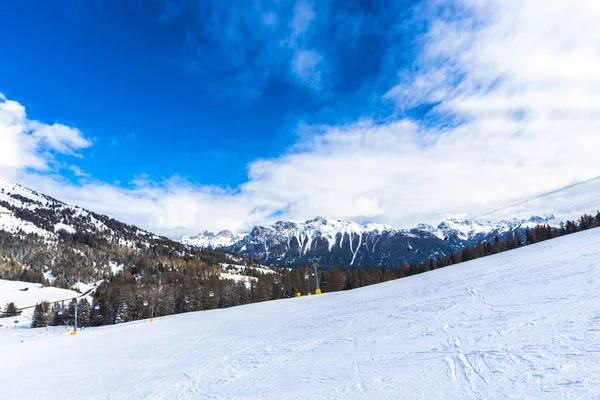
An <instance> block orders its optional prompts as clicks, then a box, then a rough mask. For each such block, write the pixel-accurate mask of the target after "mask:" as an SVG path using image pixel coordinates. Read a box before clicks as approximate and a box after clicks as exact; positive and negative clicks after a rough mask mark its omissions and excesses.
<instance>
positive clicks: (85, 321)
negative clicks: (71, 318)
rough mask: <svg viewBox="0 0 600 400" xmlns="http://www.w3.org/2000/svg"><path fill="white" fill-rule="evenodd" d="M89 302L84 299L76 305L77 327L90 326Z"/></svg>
mask: <svg viewBox="0 0 600 400" xmlns="http://www.w3.org/2000/svg"><path fill="white" fill-rule="evenodd" d="M90 311H91V310H90V302H89V301H88V300H87V299H86V298H85V297H84V298H82V299H81V300H79V304H78V305H77V325H78V326H90Z"/></svg>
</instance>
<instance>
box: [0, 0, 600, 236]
mask: <svg viewBox="0 0 600 400" xmlns="http://www.w3.org/2000/svg"><path fill="white" fill-rule="evenodd" d="M598 20H600V3H598V2H597V1H595V0H575V1H574V2H569V3H566V2H564V1H560V0H556V1H554V0H553V1H548V0H529V1H527V2H521V1H508V0H489V1H485V2H479V1H471V0H422V1H418V2H416V1H400V0H396V1H392V0H380V1H347V0H344V1H342V0H335V1H313V0H285V1H284V0H254V1H216V0H215V1H211V0H152V1H151V0H126V1H125V0H89V1H84V0H62V1H56V2H52V4H50V2H46V1H41V0H38V1H33V0H22V1H12V2H6V4H4V5H3V8H2V13H1V14H0V24H1V26H2V27H3V34H2V35H0V60H1V62H0V175H1V176H3V177H5V178H7V179H9V180H14V181H16V182H19V183H22V184H24V185H26V186H29V187H32V188H34V189H36V190H38V191H40V192H43V193H47V194H49V195H52V196H54V197H57V198H59V199H62V200H64V201H66V202H68V203H72V204H77V205H81V206H84V207H86V208H88V209H91V210H94V211H97V212H101V213H105V214H109V215H111V216H114V217H116V218H119V219H121V220H123V221H126V222H130V223H135V224H137V225H139V226H141V227H143V228H146V229H149V230H152V231H156V232H158V233H162V234H165V235H168V236H172V237H177V236H178V235H181V234H194V233H196V232H198V231H202V230H205V229H208V230H213V231H217V230H220V229H231V230H237V231H248V230H250V229H251V228H252V227H253V226H254V225H256V224H268V223H272V222H274V221H276V220H279V219H285V220H293V221H304V220H307V219H310V218H314V217H315V216H324V217H331V218H337V219H344V220H354V221H357V222H361V223H364V222H376V223H387V224H390V225H392V226H395V227H410V226H413V225H414V224H416V223H418V222H428V223H433V224H436V223H439V222H440V221H441V220H442V219H444V218H447V217H469V216H476V215H481V214H483V213H485V212H486V211H489V210H494V209H502V210H505V214H504V215H501V216H494V218H495V217H503V218H511V217H524V218H528V217H529V216H531V215H532V214H534V213H537V214H546V213H554V214H557V215H560V211H561V210H562V211H565V210H570V211H573V207H571V205H569V204H568V200H565V201H562V202H561V204H560V205H558V204H554V203H552V202H550V201H542V202H536V205H535V207H533V206H532V207H529V206H528V207H525V208H522V209H520V210H519V211H518V213H517V212H516V211H514V210H513V211H507V210H506V209H504V208H502V206H504V205H506V204H511V203H515V202H518V201H519V200H520V199H523V198H528V197H533V196H536V195H539V194H541V193H545V192H549V191H552V190H556V189H558V188H560V187H563V186H566V185H569V184H573V183H576V182H580V181H583V180H586V179H590V178H593V177H596V176H599V175H600V157H597V154H596V150H595V149H597V148H598V147H600V135H598V134H597V132H598V131H600V103H599V101H598V95H597V93H598V90H600V78H599V77H598V73H597V71H598V70H600V56H599V55H598V52H597V49H598V48H599V46H600V25H599V24H598V23H597V21H598ZM565 198H566V197H565ZM578 202H579V203H580V204H588V205H589V206H590V207H593V206H592V205H593V204H597V203H598V204H600V195H596V194H595V193H589V195H588V197H586V198H585V199H583V200H582V199H579V200H578ZM557 209H558V210H557ZM580 211H581V212H595V211H597V210H595V209H589V210H587V209H586V210H579V209H578V210H576V211H573V212H575V213H579V212H580ZM565 212H566V211H565ZM511 213H512V214H511Z"/></svg>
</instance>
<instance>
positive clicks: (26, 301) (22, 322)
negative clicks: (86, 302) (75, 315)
mask: <svg viewBox="0 0 600 400" xmlns="http://www.w3.org/2000/svg"><path fill="white" fill-rule="evenodd" d="M86 289H89V288H86ZM79 296H81V293H78V292H76V291H74V290H67V289H59V288H55V287H42V285H41V284H39V283H28V282H19V281H6V280H3V279H0V307H1V308H4V306H5V304H7V303H9V302H12V303H14V304H15V306H16V307H17V308H19V309H20V308H26V309H25V310H23V313H22V314H21V315H20V316H18V317H8V318H0V325H2V326H4V327H8V326H10V327H11V328H12V327H14V326H15V321H18V322H17V323H16V326H17V327H21V328H29V327H30V326H31V316H32V314H33V308H28V307H33V306H35V305H36V304H37V303H41V302H42V301H50V302H52V301H59V300H64V301H65V302H67V303H68V302H69V301H70V300H71V299H72V298H74V297H79Z"/></svg>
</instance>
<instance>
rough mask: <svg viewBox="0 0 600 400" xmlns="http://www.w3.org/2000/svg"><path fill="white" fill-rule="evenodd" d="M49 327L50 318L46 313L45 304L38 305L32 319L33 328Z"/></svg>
mask: <svg viewBox="0 0 600 400" xmlns="http://www.w3.org/2000/svg"><path fill="white" fill-rule="evenodd" d="M46 326H48V316H47V314H46V312H45V311H44V306H43V304H36V305H35V309H34V311H33V317H32V318H31V327H32V328H43V327H46Z"/></svg>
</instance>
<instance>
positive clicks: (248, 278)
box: [221, 272, 258, 288]
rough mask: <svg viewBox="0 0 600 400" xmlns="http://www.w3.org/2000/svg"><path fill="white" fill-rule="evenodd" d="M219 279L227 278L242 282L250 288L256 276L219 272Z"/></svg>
mask: <svg viewBox="0 0 600 400" xmlns="http://www.w3.org/2000/svg"><path fill="white" fill-rule="evenodd" d="M221 279H229V280H232V281H236V282H244V284H245V285H246V287H247V288H250V287H251V286H252V282H256V281H258V278H255V277H253V276H246V275H239V274H232V273H229V272H221Z"/></svg>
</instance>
